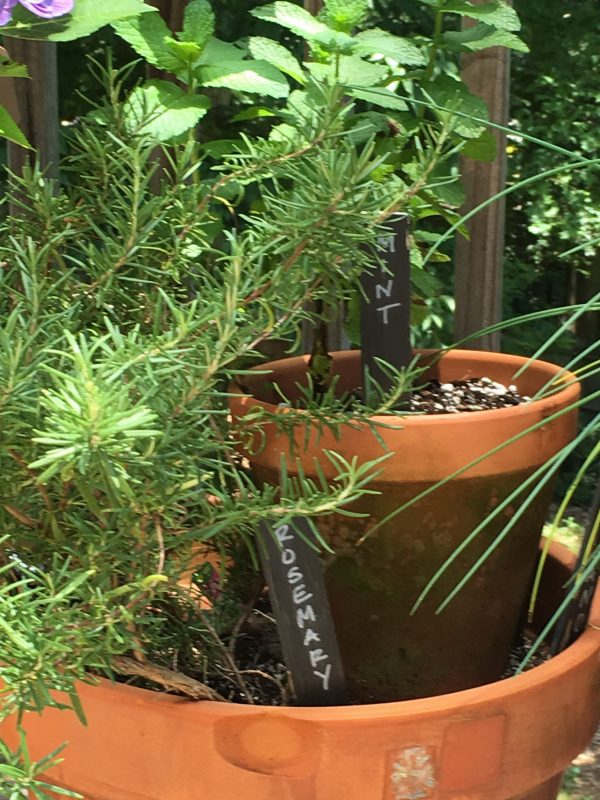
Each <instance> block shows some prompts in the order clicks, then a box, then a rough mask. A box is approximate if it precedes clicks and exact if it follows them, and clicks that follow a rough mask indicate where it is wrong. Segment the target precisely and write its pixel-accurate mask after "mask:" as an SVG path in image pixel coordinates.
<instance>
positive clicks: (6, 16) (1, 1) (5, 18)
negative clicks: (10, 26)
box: [0, 0, 17, 25]
mask: <svg viewBox="0 0 600 800" xmlns="http://www.w3.org/2000/svg"><path fill="white" fill-rule="evenodd" d="M16 4H17V0H0V25H6V24H7V22H10V20H11V19H12V10H13V8H14V7H15V6H16Z"/></svg>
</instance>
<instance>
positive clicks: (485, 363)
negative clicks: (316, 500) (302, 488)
mask: <svg viewBox="0 0 600 800" xmlns="http://www.w3.org/2000/svg"><path fill="white" fill-rule="evenodd" d="M436 355H437V354H436V353H434V352H433V351H427V352H425V353H423V354H422V357H423V358H424V359H426V360H428V361H429V362H430V363H431V362H432V361H434V362H435V358H436ZM306 360H307V359H306V358H292V359H286V360H282V361H273V362H270V363H269V364H265V365H262V366H261V367H260V368H259V369H260V370H261V371H264V370H270V371H271V372H270V374H268V375H264V374H256V375H245V376H244V379H243V381H244V384H245V385H244V391H246V392H247V394H246V395H239V394H238V395H237V396H234V397H232V398H231V401H230V402H231V409H232V412H233V415H234V417H236V418H237V420H238V425H239V427H240V428H243V426H244V421H243V418H244V416H245V415H246V414H247V413H248V412H249V411H251V410H252V409H253V408H255V407H256V406H262V407H263V408H267V409H269V410H270V411H272V412H276V411H277V410H278V409H277V405H276V404H277V402H278V401H279V400H280V396H278V395H277V394H276V393H275V392H274V390H273V388H272V386H273V384H274V383H276V384H277V385H278V386H279V387H280V389H281V390H282V391H283V393H284V394H285V395H286V396H287V397H289V398H291V399H294V398H295V397H297V396H298V388H297V385H298V383H302V382H305V380H306V379H305V374H306ZM524 362H525V359H523V358H520V357H516V356H509V355H502V354H497V353H482V352H475V351H464V350H463V351H451V352H448V353H446V354H445V355H444V356H443V357H442V358H441V359H439V361H438V362H437V363H434V364H433V366H432V367H431V369H430V374H431V376H435V377H438V378H439V379H440V380H441V381H442V382H445V381H450V380H458V379H464V378H468V377H489V378H492V379H493V380H496V381H499V382H501V383H504V384H511V383H516V384H517V386H518V388H519V390H520V392H521V394H522V395H529V396H532V395H534V394H535V393H536V391H537V390H538V389H540V388H541V387H542V386H543V385H544V384H545V383H546V382H547V381H548V380H550V379H551V378H552V377H553V376H554V375H556V374H557V372H558V371H559V367H556V366H553V365H551V364H547V363H545V362H541V361H536V362H534V363H533V364H532V365H531V366H530V367H529V368H528V369H527V370H526V371H525V372H524V374H523V375H522V377H520V378H519V379H518V380H515V379H514V377H513V376H514V373H515V372H516V370H517V369H518V368H519V367H520V366H521V365H522V364H523V363H524ZM333 370H334V373H335V374H337V375H338V376H339V383H338V385H339V387H340V389H341V390H342V391H351V390H353V389H355V388H356V387H358V386H359V385H360V382H361V378H360V373H361V364H360V353H359V352H358V351H350V352H349V351H346V352H341V353H334V354H333ZM569 380H572V381H573V383H572V384H571V385H569V386H567V387H566V388H564V389H562V390H561V391H559V392H557V393H556V394H554V395H552V396H551V397H548V398H546V399H543V400H539V401H536V402H533V403H528V404H523V405H519V406H515V407H511V408H504V409H499V410H494V411H481V412H472V413H464V414H455V415H451V414H446V415H440V416H412V417H403V418H398V417H393V418H390V417H380V418H373V421H374V422H375V423H377V422H382V423H386V425H393V427H391V428H390V427H380V428H379V430H378V434H379V437H380V439H378V437H377V436H376V435H375V434H374V432H373V430H372V429H371V428H370V427H369V426H367V425H364V426H362V427H361V428H359V429H356V427H355V426H350V425H345V426H342V427H341V429H340V430H339V434H338V435H336V434H334V433H333V432H332V431H331V430H329V429H321V430H319V429H318V428H317V426H316V425H315V423H314V421H313V420H312V419H311V417H310V415H308V414H306V424H300V423H299V424H298V425H297V426H296V428H295V430H294V442H295V445H294V450H293V455H290V440H289V438H288V435H287V434H286V433H283V432H278V430H277V429H276V425H275V424H274V423H273V422H268V423H266V424H264V425H263V426H262V432H261V437H262V441H261V442H260V444H261V446H260V448H259V446H258V442H259V439H261V437H258V436H256V437H255V446H253V447H252V446H251V447H250V448H249V451H248V452H247V455H248V456H249V458H250V460H251V463H252V468H253V471H254V473H255V475H256V476H257V477H258V479H260V480H262V481H265V482H270V483H275V484H276V483H277V482H278V470H279V466H280V463H281V458H282V455H283V456H284V457H285V458H286V460H287V462H288V470H289V472H290V473H294V472H297V461H296V460H295V459H299V460H301V463H302V468H303V470H304V472H305V474H307V475H308V476H315V475H316V474H317V470H316V468H315V465H316V464H317V463H318V464H319V465H320V468H321V469H322V470H323V471H324V472H325V474H326V475H327V477H328V478H332V477H333V476H334V475H335V468H334V467H333V465H332V464H331V462H330V461H329V460H328V459H327V458H326V457H325V456H324V455H323V450H324V449H328V450H333V451H336V452H337V453H339V454H340V455H342V456H343V457H344V458H345V459H347V460H348V461H350V460H351V459H352V458H353V457H355V456H358V457H359V458H360V460H361V461H363V462H364V461H367V460H370V459H375V458H378V457H380V456H381V455H382V454H383V453H384V452H385V450H384V449H383V447H382V445H381V439H383V441H384V442H385V446H386V448H387V449H388V450H389V451H390V452H391V453H392V455H391V457H390V458H388V460H387V461H385V462H384V463H383V465H382V473H381V474H380V475H379V476H378V477H377V479H376V480H374V481H372V482H371V483H370V485H369V488H371V489H374V490H376V491H377V492H378V493H379V494H377V495H367V496H365V497H364V498H361V500H360V501H358V502H357V503H356V504H355V505H354V506H353V507H352V509H353V510H354V511H360V512H362V513H363V514H365V517H364V518H363V519H354V518H348V517H341V516H339V515H336V516H329V517H325V518H323V519H321V520H320V521H319V527H320V530H321V532H322V533H323V534H324V535H325V536H326V537H327V538H328V540H329V542H330V543H331V545H332V547H333V549H334V550H335V556H334V557H331V558H329V559H328V560H327V562H326V564H325V575H326V582H327V590H328V593H329V599H330V602H331V606H332V611H333V615H334V620H335V625H336V630H337V634H338V639H339V642H340V649H341V654H342V660H343V662H344V668H345V671H346V677H347V680H348V683H349V688H350V691H351V694H352V697H354V698H355V699H357V700H359V701H361V702H372V701H377V702H382V701H388V700H397V699H410V698H415V697H428V696H431V695H434V694H442V693H446V692H451V691H457V690H461V689H465V688H468V687H471V686H476V685H479V684H482V683H489V682H490V681H493V680H496V679H497V678H498V677H499V676H500V675H501V674H502V671H503V669H504V666H505V664H506V660H507V658H508V654H509V652H510V647H511V644H512V641H513V638H514V634H515V631H516V627H517V624H518V620H519V615H520V613H521V611H522V607H523V603H524V602H525V596H526V592H527V587H528V584H529V581H530V579H531V574H532V570H533V568H534V564H535V559H536V552H537V541H538V539H539V535H540V532H541V528H542V525H543V522H544V520H545V517H546V513H547V508H548V503H549V500H550V494H551V490H552V485H551V483H550V484H549V485H548V486H547V487H546V488H545V489H544V491H542V492H541V494H540V495H539V497H538V498H537V499H536V500H535V501H534V502H533V503H532V504H531V506H530V508H529V509H528V510H527V512H526V513H525V514H524V515H523V516H522V518H521V519H520V520H519V522H518V523H517V524H516V525H515V527H514V528H513V530H512V531H511V533H510V535H509V536H508V537H507V538H506V539H505V540H504V542H503V543H502V546H501V547H499V548H498V549H497V550H496V551H495V552H494V553H493V555H492V556H491V557H490V558H489V559H488V560H487V561H486V562H485V564H484V566H483V567H482V568H481V569H480V570H479V572H478V573H477V575H476V577H475V578H474V579H472V580H471V581H470V583H468V584H467V585H466V586H465V588H464V589H463V590H462V591H461V593H460V594H459V595H458V597H457V598H456V599H455V600H454V601H453V603H452V605H451V606H450V607H449V608H448V610H447V611H445V612H444V613H443V614H441V615H436V614H435V610H436V608H437V606H438V605H439V603H440V602H441V601H442V600H443V599H444V598H445V597H446V596H447V594H448V593H449V592H450V590H451V589H452V588H453V587H454V586H455V585H456V583H457V582H458V580H459V579H460V578H461V577H462V576H463V575H464V574H465V572H466V571H467V570H468V569H469V567H470V566H471V565H472V564H473V563H474V562H475V561H476V560H477V558H478V557H479V556H480V555H481V554H482V553H483V552H484V550H485V549H486V548H487V546H488V545H489V544H490V542H491V541H493V539H494V538H495V536H496V535H497V533H498V532H499V531H500V530H501V528H502V527H503V526H504V525H505V524H506V522H507V521H508V520H509V519H510V517H511V516H512V515H513V514H514V513H515V511H516V509H517V508H518V502H516V503H513V504H512V505H511V506H509V507H508V508H507V509H505V511H504V513H502V514H501V515H499V516H498V517H497V519H496V520H495V521H494V522H493V523H491V524H488V525H487V526H486V528H485V529H484V531H483V532H482V533H481V534H480V535H479V536H478V538H477V539H476V541H474V542H473V543H472V544H471V545H470V546H469V547H468V548H467V549H466V550H465V551H464V552H463V554H462V555H461V557H460V558H459V559H458V560H457V561H456V562H455V563H454V565H453V567H452V569H450V570H448V572H447V573H446V574H445V576H444V578H443V579H442V580H441V581H440V582H439V583H438V585H437V587H436V588H435V591H433V592H432V594H431V595H430V596H429V598H428V599H427V601H426V602H425V604H424V605H423V606H422V607H421V608H420V609H419V611H418V613H416V614H415V615H414V616H411V615H410V609H411V607H412V606H413V604H414V602H415V600H416V598H417V597H418V595H419V593H420V591H421V590H422V588H423V587H424V586H425V584H426V583H427V581H428V580H429V579H430V578H431V577H432V576H433V575H434V573H435V572H436V570H437V569H438V567H439V566H440V565H441V564H443V563H444V561H445V560H446V558H447V557H448V556H449V555H450V554H451V553H452V552H453V551H454V550H455V549H456V547H457V546H458V545H459V544H461V542H462V541H463V540H464V538H465V537H466V536H467V534H469V533H470V531H471V530H472V529H474V528H475V527H476V526H477V525H478V523H480V522H481V521H482V520H483V519H484V518H485V516H486V515H487V514H488V513H489V512H490V511H492V509H493V508H494V507H495V506H496V505H497V504H498V503H499V502H500V501H502V500H503V499H504V498H505V497H507V496H508V495H509V493H510V492H511V491H513V490H514V489H515V488H517V487H519V486H521V484H522V483H523V481H524V480H525V479H526V478H527V477H528V476H530V475H531V474H532V473H533V472H534V471H535V469H536V468H537V467H539V466H540V465H541V464H543V463H544V462H545V461H546V460H547V459H548V458H549V457H550V456H551V455H553V454H554V453H556V452H557V451H558V450H559V449H560V448H562V447H563V446H564V445H565V444H566V443H567V442H569V441H570V440H571V439H572V438H573V436H574V434H575V431H576V424H577V413H576V411H570V412H568V413H565V414H564V415H563V416H561V417H559V418H558V419H554V420H549V421H548V422H547V423H546V424H544V425H542V426H541V427H540V428H538V429H537V430H535V431H534V432H531V433H529V434H528V435H527V436H525V437H523V438H521V439H520V440H519V441H517V442H515V443H513V444H511V445H510V446H508V447H506V448H504V449H502V450H499V451H498V452H497V453H495V454H494V455H492V456H490V457H489V458H486V459H485V460H483V461H481V462H479V463H478V464H476V465H475V466H473V467H471V468H470V469H469V470H468V471H466V472H464V473H463V474H462V475H460V476H459V477H457V478H455V479H453V480H451V481H449V482H448V483H447V484H446V485H445V486H443V487H442V488H440V489H437V490H436V491H435V492H433V493H431V494H430V495H429V496H427V497H426V498H424V499H423V500H421V501H419V502H418V503H416V504H415V505H413V506H412V507H411V508H410V509H408V510H406V511H404V512H403V513H402V514H401V515H399V516H397V517H396V518H394V519H393V520H391V521H390V522H389V523H387V524H386V525H384V526H382V527H381V528H380V529H379V530H378V531H377V533H376V534H375V535H372V536H369V537H368V538H367V539H366V541H365V542H364V543H363V544H361V545H360V546H357V543H358V542H359V539H360V537H361V536H362V535H363V534H364V533H365V531H367V530H368V529H369V528H370V527H371V526H372V525H373V522H374V521H377V520H381V519H383V518H385V517H386V516H387V515H388V514H389V513H390V512H392V511H394V510H395V509H396V508H398V507H399V506H400V505H402V504H403V503H404V502H406V501H407V500H409V499H411V498H413V497H414V496H416V495H417V494H419V493H420V492H422V491H423V490H425V489H427V488H428V487H430V486H432V484H434V483H435V482H437V481H438V480H440V479H442V478H445V477H447V476H449V475H451V474H452V473H454V472H455V471H456V470H458V469H460V468H462V467H465V466H466V465H468V464H469V463H470V462H472V461H474V460H475V459H477V458H478V457H480V456H482V455H484V454H486V453H487V452H488V451H490V450H492V449H493V448H494V447H497V446H498V445H500V444H502V443H503V442H505V441H506V440H508V439H509V438H510V437H512V436H514V435H516V434H518V433H520V432H522V431H525V430H526V429H527V428H529V427H530V426H531V425H534V424H536V423H538V422H543V421H544V420H545V419H548V418H549V417H550V416H551V415H552V414H554V413H555V412H557V411H558V410H559V409H561V408H565V407H567V406H569V405H570V404H572V403H574V402H575V401H576V400H577V398H578V396H579V386H578V385H577V383H576V382H575V379H574V378H573V376H572V375H568V376H566V378H565V381H566V382H567V381H569ZM238 391H239V389H238ZM279 411H280V412H281V414H285V413H287V412H286V409H285V408H280V409H279Z"/></svg>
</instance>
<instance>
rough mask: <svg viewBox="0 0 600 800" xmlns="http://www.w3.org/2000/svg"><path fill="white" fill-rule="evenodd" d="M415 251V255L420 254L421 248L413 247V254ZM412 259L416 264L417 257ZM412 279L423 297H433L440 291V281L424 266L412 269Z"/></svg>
mask: <svg viewBox="0 0 600 800" xmlns="http://www.w3.org/2000/svg"><path fill="white" fill-rule="evenodd" d="M413 253H414V255H415V256H417V254H419V250H418V249H417V248H416V247H414V248H412V249H411V254H413ZM419 255H420V254H419ZM411 261H412V263H413V265H415V259H411ZM415 266H416V265H415ZM410 280H411V283H412V284H413V286H414V287H415V288H416V289H417V290H418V292H419V294H420V295H421V296H423V297H433V296H434V295H435V294H437V293H438V292H439V291H440V288H441V287H440V282H439V281H438V280H436V278H435V277H434V276H433V275H431V273H429V272H426V271H425V270H424V269H423V268H422V267H421V268H419V267H418V266H417V269H413V270H412V271H411V273H410Z"/></svg>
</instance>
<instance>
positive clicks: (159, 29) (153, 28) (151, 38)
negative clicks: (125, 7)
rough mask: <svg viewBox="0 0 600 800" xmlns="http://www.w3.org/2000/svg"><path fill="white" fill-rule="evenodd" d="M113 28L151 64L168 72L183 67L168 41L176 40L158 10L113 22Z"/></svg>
mask: <svg viewBox="0 0 600 800" xmlns="http://www.w3.org/2000/svg"><path fill="white" fill-rule="evenodd" d="M113 29H114V30H115V33H117V35H118V36H120V37H121V39H125V41H126V42H127V43H128V44H130V45H131V46H132V47H133V49H134V50H135V52H136V53H137V54H138V55H139V56H142V58H144V59H145V60H146V61H147V62H148V63H149V64H152V65H153V66H155V67H160V68H161V69H164V70H166V71H167V72H177V71H178V70H180V69H182V66H183V65H182V63H181V61H180V59H179V58H177V56H176V55H175V54H174V53H173V52H171V50H169V48H168V47H167V42H169V41H170V42H174V41H175V40H174V39H173V37H172V36H171V31H170V30H169V29H168V28H167V24H166V22H165V21H164V20H163V18H162V17H161V15H160V14H159V13H158V12H157V11H155V12H154V13H153V14H144V15H143V16H141V17H138V18H137V19H132V20H127V21H124V22H116V23H113Z"/></svg>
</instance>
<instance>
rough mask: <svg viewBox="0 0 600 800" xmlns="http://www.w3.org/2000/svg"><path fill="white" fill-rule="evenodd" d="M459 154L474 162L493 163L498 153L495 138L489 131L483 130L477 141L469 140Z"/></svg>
mask: <svg viewBox="0 0 600 800" xmlns="http://www.w3.org/2000/svg"><path fill="white" fill-rule="evenodd" d="M460 152H461V155H463V156H467V157H468V158H473V159H475V161H488V162H489V161H494V160H495V159H496V154H497V152H498V147H497V144H496V137H495V136H494V134H493V133H492V132H491V131H490V130H485V131H484V132H483V133H482V134H481V136H479V137H478V138H477V139H471V140H469V141H468V142H467V143H466V144H465V146H464V147H463V149H462V150H461V151H460Z"/></svg>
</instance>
